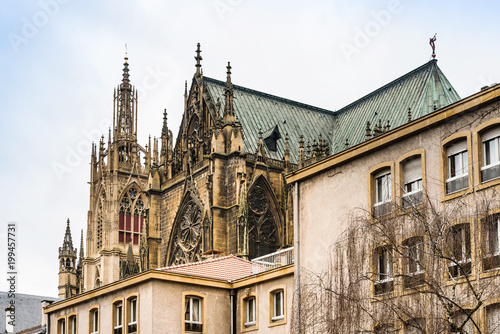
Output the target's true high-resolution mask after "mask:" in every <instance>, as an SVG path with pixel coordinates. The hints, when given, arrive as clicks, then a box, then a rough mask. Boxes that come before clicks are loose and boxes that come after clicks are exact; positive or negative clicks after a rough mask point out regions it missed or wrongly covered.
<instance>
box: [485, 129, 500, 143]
mask: <svg viewBox="0 0 500 334" xmlns="http://www.w3.org/2000/svg"><path fill="white" fill-rule="evenodd" d="M496 137H500V127H494V128H491V129H488V130H486V131H484V132H483V133H482V134H481V141H483V142H485V141H487V140H490V139H493V138H496Z"/></svg>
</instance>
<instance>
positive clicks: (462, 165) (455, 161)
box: [446, 139, 469, 194]
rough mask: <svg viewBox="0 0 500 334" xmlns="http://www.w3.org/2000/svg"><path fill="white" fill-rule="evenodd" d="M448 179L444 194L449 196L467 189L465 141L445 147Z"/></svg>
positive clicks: (467, 168)
mask: <svg viewBox="0 0 500 334" xmlns="http://www.w3.org/2000/svg"><path fill="white" fill-rule="evenodd" d="M446 156H447V164H448V178H447V179H446V193H447V194H451V193H454V192H456V191H459V190H462V189H465V188H468V187H469V158H468V153H467V140H466V139H463V140H459V141H457V142H455V143H453V144H451V145H449V146H447V147H446Z"/></svg>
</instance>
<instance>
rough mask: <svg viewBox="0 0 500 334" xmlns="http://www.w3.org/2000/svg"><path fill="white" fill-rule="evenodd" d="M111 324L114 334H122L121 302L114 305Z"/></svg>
mask: <svg viewBox="0 0 500 334" xmlns="http://www.w3.org/2000/svg"><path fill="white" fill-rule="evenodd" d="M113 324H114V326H113V327H114V329H113V332H114V334H122V333H123V304H122V303H121V302H119V303H116V304H115V305H114V312H113Z"/></svg>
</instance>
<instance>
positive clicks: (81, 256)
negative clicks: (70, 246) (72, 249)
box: [78, 229, 85, 268]
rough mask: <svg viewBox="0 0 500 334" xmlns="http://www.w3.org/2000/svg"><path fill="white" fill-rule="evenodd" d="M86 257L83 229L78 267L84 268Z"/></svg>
mask: <svg viewBox="0 0 500 334" xmlns="http://www.w3.org/2000/svg"><path fill="white" fill-rule="evenodd" d="M84 257H85V255H84V252H83V229H82V232H81V237H80V256H79V258H78V267H80V268H81V267H82V266H83V258H84Z"/></svg>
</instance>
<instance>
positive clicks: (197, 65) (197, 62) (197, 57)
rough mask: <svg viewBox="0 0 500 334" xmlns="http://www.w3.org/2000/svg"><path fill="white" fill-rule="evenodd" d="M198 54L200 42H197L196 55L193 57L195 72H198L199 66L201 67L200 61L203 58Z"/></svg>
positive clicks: (199, 52)
mask: <svg viewBox="0 0 500 334" xmlns="http://www.w3.org/2000/svg"><path fill="white" fill-rule="evenodd" d="M200 54H201V49H200V43H198V44H197V47H196V57H194V59H196V74H200V67H201V63H200V62H201V61H202V60H203V58H202V57H201V55H200Z"/></svg>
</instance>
